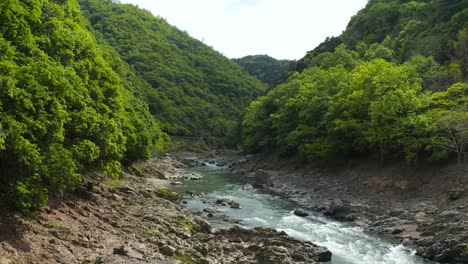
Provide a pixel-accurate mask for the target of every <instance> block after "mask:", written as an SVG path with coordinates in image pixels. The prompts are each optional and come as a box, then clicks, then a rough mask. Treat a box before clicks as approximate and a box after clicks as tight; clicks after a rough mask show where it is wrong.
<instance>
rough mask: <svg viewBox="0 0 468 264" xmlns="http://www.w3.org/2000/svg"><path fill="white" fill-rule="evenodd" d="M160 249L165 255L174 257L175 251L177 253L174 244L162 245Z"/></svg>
mask: <svg viewBox="0 0 468 264" xmlns="http://www.w3.org/2000/svg"><path fill="white" fill-rule="evenodd" d="M160 251H161V253H162V254H163V255H166V256H169V257H172V256H174V253H175V251H176V249H175V248H174V247H172V246H169V245H164V246H162V247H161V249H160Z"/></svg>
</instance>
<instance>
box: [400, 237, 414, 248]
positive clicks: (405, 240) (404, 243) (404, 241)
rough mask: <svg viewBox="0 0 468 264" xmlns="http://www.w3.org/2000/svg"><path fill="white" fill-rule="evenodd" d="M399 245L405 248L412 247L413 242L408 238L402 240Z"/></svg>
mask: <svg viewBox="0 0 468 264" xmlns="http://www.w3.org/2000/svg"><path fill="white" fill-rule="evenodd" d="M401 244H402V245H403V246H405V247H409V246H412V245H414V243H413V240H411V238H408V237H406V238H403V240H402V241H401Z"/></svg>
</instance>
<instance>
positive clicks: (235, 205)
mask: <svg viewBox="0 0 468 264" xmlns="http://www.w3.org/2000/svg"><path fill="white" fill-rule="evenodd" d="M231 208H233V209H240V208H241V207H240V204H239V203H237V202H231Z"/></svg>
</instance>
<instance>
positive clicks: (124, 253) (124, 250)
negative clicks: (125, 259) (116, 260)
mask: <svg viewBox="0 0 468 264" xmlns="http://www.w3.org/2000/svg"><path fill="white" fill-rule="evenodd" d="M113 253H114V254H116V255H122V256H127V255H128V249H127V247H126V246H125V245H121V246H120V247H116V248H114V250H113Z"/></svg>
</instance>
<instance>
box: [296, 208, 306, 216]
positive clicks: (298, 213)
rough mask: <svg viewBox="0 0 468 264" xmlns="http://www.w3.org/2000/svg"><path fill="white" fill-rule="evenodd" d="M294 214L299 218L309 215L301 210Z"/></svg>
mask: <svg viewBox="0 0 468 264" xmlns="http://www.w3.org/2000/svg"><path fill="white" fill-rule="evenodd" d="M294 214H295V215H297V216H301V217H304V216H308V215H309V213H307V212H306V211H304V210H302V209H300V208H298V209H296V210H294Z"/></svg>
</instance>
